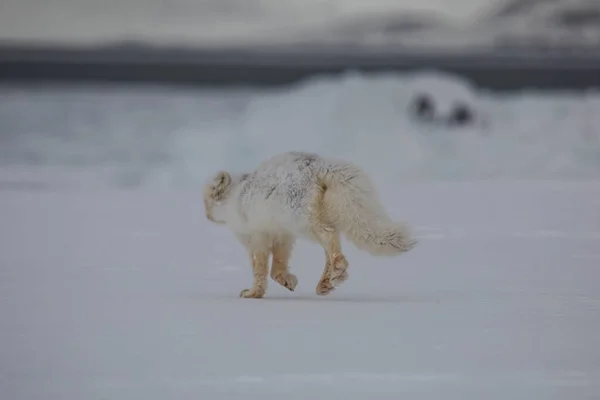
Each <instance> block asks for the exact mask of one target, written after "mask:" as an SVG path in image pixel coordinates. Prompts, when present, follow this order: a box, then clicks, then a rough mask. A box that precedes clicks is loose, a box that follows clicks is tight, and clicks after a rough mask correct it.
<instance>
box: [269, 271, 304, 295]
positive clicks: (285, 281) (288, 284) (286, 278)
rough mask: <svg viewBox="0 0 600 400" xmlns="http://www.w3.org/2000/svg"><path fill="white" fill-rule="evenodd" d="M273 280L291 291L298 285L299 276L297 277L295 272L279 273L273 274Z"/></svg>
mask: <svg viewBox="0 0 600 400" xmlns="http://www.w3.org/2000/svg"><path fill="white" fill-rule="evenodd" d="M273 280H274V281H275V282H277V283H279V284H280V285H281V286H283V287H284V288H286V289H288V290H289V291H290V292H293V291H294V289H296V286H297V285H298V278H296V276H295V275H294V274H290V273H283V274H277V275H275V276H273Z"/></svg>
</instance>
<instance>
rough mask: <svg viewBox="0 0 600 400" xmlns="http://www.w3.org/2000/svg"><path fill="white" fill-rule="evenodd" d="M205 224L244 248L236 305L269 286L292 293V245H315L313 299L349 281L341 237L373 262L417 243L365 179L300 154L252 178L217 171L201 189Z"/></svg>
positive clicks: (276, 160) (350, 168) (279, 158)
mask: <svg viewBox="0 0 600 400" xmlns="http://www.w3.org/2000/svg"><path fill="white" fill-rule="evenodd" d="M204 207H205V213H206V218H207V219H208V220H210V221H212V222H214V223H217V224H224V225H226V226H227V227H228V228H229V229H230V230H231V231H233V233H234V234H235V235H236V237H237V239H238V240H239V241H240V242H241V243H242V244H243V245H244V247H245V248H246V250H247V251H248V255H249V257H250V259H251V262H252V272H253V278H254V282H253V285H252V287H251V288H249V289H245V290H242V292H241V293H240V297H245V298H262V297H263V296H264V295H265V292H266V290H267V278H268V275H269V256H270V255H271V254H272V256H273V260H272V266H271V271H270V276H271V279H273V280H274V281H276V282H278V283H279V284H280V285H282V286H284V287H286V288H287V289H289V290H290V291H293V290H294V289H295V288H296V285H297V284H298V280H297V279H296V277H295V276H294V275H293V274H292V273H290V270H289V265H288V261H289V259H290V256H291V253H292V248H293V246H294V242H295V239H296V237H300V238H304V239H307V240H310V241H314V242H316V243H318V244H320V245H321V246H322V247H323V249H324V250H325V268H324V270H323V274H322V276H321V279H320V280H319V283H318V284H317V288H316V292H317V294H318V295H326V294H328V293H330V292H331V291H332V290H334V289H335V288H336V287H337V286H338V285H339V284H340V283H342V282H344V281H345V280H346V279H348V272H347V268H348V261H347V260H346V257H345V256H344V254H343V253H342V249H341V245H340V235H341V234H345V236H346V237H347V238H348V239H349V240H350V241H352V242H353V243H354V244H355V245H356V246H357V247H358V248H360V249H363V250H366V251H367V252H369V253H370V254H372V255H384V256H393V255H397V254H400V253H403V252H406V251H409V250H410V249H411V248H412V247H413V246H414V245H415V244H416V241H415V240H414V239H412V238H411V237H410V234H409V233H408V230H407V228H406V227H405V226H404V225H402V224H401V223H398V222H394V221H392V220H391V219H390V218H389V217H388V216H387V214H386V212H385V210H384V209H383V207H382V205H381V203H380V201H379V199H378V196H377V194H376V192H375V188H374V186H373V184H372V183H371V181H370V179H369V178H368V176H367V175H366V174H365V173H364V172H363V171H362V170H361V169H360V168H359V167H358V166H356V165H354V164H352V163H350V162H347V161H343V160H334V159H329V158H325V157H322V156H319V155H317V154H313V153H305V152H286V153H282V154H279V155H276V156H274V157H272V158H270V159H268V160H266V161H264V162H262V163H261V164H260V165H259V166H258V167H257V168H256V169H255V170H254V171H253V172H250V173H243V174H232V173H229V172H226V171H220V172H218V173H216V175H215V176H214V177H213V178H212V179H211V180H210V182H209V183H207V184H206V185H205V186H204Z"/></svg>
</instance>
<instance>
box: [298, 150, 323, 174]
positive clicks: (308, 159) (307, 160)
mask: <svg viewBox="0 0 600 400" xmlns="http://www.w3.org/2000/svg"><path fill="white" fill-rule="evenodd" d="M293 154H294V156H295V158H294V162H295V163H297V165H298V169H299V170H300V171H302V170H303V169H305V168H308V167H310V165H311V164H313V163H314V162H315V161H317V156H316V155H314V154H311V153H300V152H297V153H293Z"/></svg>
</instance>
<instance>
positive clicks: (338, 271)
mask: <svg viewBox="0 0 600 400" xmlns="http://www.w3.org/2000/svg"><path fill="white" fill-rule="evenodd" d="M327 190H328V189H327V187H326V185H323V184H320V185H318V186H317V187H315V190H314V192H313V198H312V201H311V204H310V210H311V213H310V217H309V223H310V230H311V232H312V234H313V237H314V239H315V240H316V241H317V242H318V243H319V244H320V245H321V247H323V249H325V259H326V262H325V268H324V270H323V274H322V276H321V280H320V281H319V284H318V285H317V294H319V295H326V294H328V293H329V292H331V291H332V290H333V289H335V287H336V286H338V285H339V284H340V283H342V282H344V281H345V280H346V279H348V272H346V270H347V269H348V260H346V257H345V256H344V254H343V253H342V245H341V243H340V232H338V231H337V230H336V229H335V223H334V222H333V221H334V220H335V218H332V214H335V210H334V208H335V207H332V204H327V202H326V192H327ZM332 211H333V213H332Z"/></svg>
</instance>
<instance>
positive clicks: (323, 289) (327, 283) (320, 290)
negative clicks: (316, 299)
mask: <svg viewBox="0 0 600 400" xmlns="http://www.w3.org/2000/svg"><path fill="white" fill-rule="evenodd" d="M347 279H348V272H346V271H344V272H343V273H342V275H340V276H339V277H338V278H337V279H336V280H335V281H334V280H333V279H332V278H324V279H321V280H320V281H319V283H318V284H317V294H318V295H319V296H326V295H328V294H329V293H331V292H333V291H334V290H335V288H336V287H337V286H339V285H340V284H341V283H342V282H344V281H345V280H347Z"/></svg>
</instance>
